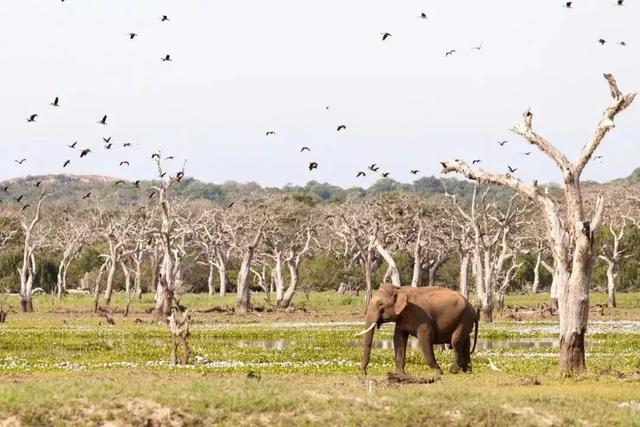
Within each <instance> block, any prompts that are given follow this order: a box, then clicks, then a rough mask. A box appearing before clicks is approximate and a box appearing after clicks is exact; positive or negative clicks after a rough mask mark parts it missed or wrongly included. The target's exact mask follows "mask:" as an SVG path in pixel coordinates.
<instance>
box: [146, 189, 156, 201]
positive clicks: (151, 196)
mask: <svg viewBox="0 0 640 427" xmlns="http://www.w3.org/2000/svg"><path fill="white" fill-rule="evenodd" d="M155 195H156V192H155V191H152V192H151V193H149V195H148V196H147V197H149V198H150V199H153V196H155Z"/></svg>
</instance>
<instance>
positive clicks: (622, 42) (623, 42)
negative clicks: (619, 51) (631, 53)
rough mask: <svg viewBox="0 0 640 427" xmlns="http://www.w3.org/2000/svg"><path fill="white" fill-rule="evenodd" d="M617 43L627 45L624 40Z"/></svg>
mask: <svg viewBox="0 0 640 427" xmlns="http://www.w3.org/2000/svg"><path fill="white" fill-rule="evenodd" d="M618 44H619V45H620V46H626V45H627V42H625V41H624V40H623V41H621V42H618Z"/></svg>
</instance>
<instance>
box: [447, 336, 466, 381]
mask: <svg viewBox="0 0 640 427" xmlns="http://www.w3.org/2000/svg"><path fill="white" fill-rule="evenodd" d="M464 340H465V338H464V337H463V336H462V327H458V328H457V329H456V330H455V331H454V332H453V335H452V336H451V346H452V347H453V364H452V365H451V369H450V370H449V371H450V372H451V373H452V374H457V373H458V372H460V370H464V365H465V363H464Z"/></svg>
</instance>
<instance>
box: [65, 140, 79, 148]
mask: <svg viewBox="0 0 640 427" xmlns="http://www.w3.org/2000/svg"><path fill="white" fill-rule="evenodd" d="M76 145H78V141H74V142H73V144H71V145H67V147H69V148H76Z"/></svg>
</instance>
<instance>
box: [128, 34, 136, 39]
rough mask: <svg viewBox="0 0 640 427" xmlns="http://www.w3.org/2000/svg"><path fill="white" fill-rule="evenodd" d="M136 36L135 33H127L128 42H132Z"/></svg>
mask: <svg viewBox="0 0 640 427" xmlns="http://www.w3.org/2000/svg"><path fill="white" fill-rule="evenodd" d="M136 36H137V34H136V33H129V40H133V39H134V38H136Z"/></svg>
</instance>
